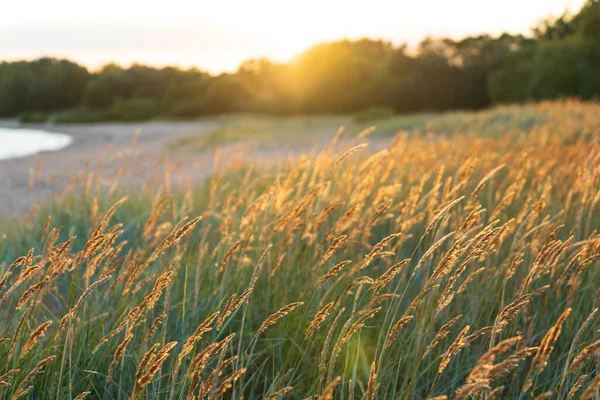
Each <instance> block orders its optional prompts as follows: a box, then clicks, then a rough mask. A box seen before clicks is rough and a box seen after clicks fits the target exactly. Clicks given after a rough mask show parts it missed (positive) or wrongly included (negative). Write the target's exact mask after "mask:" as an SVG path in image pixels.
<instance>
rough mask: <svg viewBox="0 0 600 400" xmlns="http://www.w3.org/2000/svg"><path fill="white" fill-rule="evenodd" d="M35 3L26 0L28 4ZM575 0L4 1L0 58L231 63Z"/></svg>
mask: <svg viewBox="0 0 600 400" xmlns="http://www.w3.org/2000/svg"><path fill="white" fill-rule="evenodd" d="M32 3H33V4H32ZM582 3H583V1H582V0H528V1H520V0H508V1H505V2H496V1H477V0H457V1H453V2H448V1H442V0H428V1H419V2H417V1H394V2H392V1H389V0H387V1H386V0H374V1H371V2H369V4H368V7H367V4H366V3H364V2H347V1H341V0H333V1H327V2H325V1H316V0H309V1H304V2H295V3H290V2H277V1H271V0H259V1H253V2H242V1H232V0H229V1H222V2H210V3H207V2H201V1H189V0H173V1H169V2H168V4H165V3H164V2H157V1H150V2H149V1H141V0H129V1H123V0H106V1H103V2H102V4H101V5H100V3H96V4H95V6H94V7H90V3H89V2H80V1H74V0H57V1H53V2H46V1H39V0H36V1H23V2H11V3H10V4H8V5H4V6H3V10H2V13H1V14H0V37H2V38H3V39H5V38H8V39H10V40H2V41H0V54H1V56H2V58H3V59H19V58H34V57H38V56H42V55H49V56H59V57H68V58H71V59H74V60H77V61H79V62H82V63H84V64H86V65H88V66H91V67H97V66H100V65H102V64H104V63H107V62H110V61H116V62H118V63H122V64H131V63H133V62H142V63H149V64H154V65H167V64H175V65H181V66H197V67H200V68H202V69H207V70H210V71H212V72H219V71H224V70H225V71H226V70H235V69H236V68H237V66H238V65H239V64H240V62H241V61H243V60H245V59H248V58H254V57H269V58H271V59H274V60H277V61H287V60H289V59H290V58H291V57H293V56H294V55H295V54H297V53H299V52H301V51H303V50H305V49H306V48H308V47H310V46H311V45H313V44H315V43H318V42H323V41H328V40H337V39H343V38H359V37H364V36H366V37H371V38H383V39H385V40H389V41H392V42H394V43H395V44H399V43H404V42H406V43H408V44H409V45H415V44H416V43H418V42H419V40H421V39H422V38H424V37H425V36H427V35H433V36H450V37H460V36H464V35H469V34H479V33H482V32H489V33H492V34H498V33H500V32H502V31H505V30H506V31H509V32H511V33H517V32H523V33H528V32H529V29H530V27H531V26H532V25H533V24H535V22H536V21H538V20H540V19H541V18H544V17H547V16H548V15H551V14H553V15H560V14H561V13H562V12H563V11H564V10H565V9H567V8H569V9H571V10H576V9H577V8H578V7H580V6H581V4H582Z"/></svg>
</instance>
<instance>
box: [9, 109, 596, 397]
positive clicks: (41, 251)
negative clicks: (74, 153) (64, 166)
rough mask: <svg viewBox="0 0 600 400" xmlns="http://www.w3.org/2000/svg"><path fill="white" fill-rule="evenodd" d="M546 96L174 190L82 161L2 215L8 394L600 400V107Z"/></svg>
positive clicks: (349, 140)
mask: <svg viewBox="0 0 600 400" xmlns="http://www.w3.org/2000/svg"><path fill="white" fill-rule="evenodd" d="M543 108H544V110H545V111H546V113H547V114H546V117H547V118H548V119H549V121H550V122H549V123H548V124H546V125H541V126H537V125H534V126H532V127H531V128H529V129H527V130H523V131H510V132H506V133H505V134H503V135H486V134H481V135H478V134H476V133H470V132H465V133H462V134H461V133H459V132H456V133H454V134H453V135H452V137H447V136H446V135H443V134H440V135H428V136H422V135H417V134H410V133H401V134H399V135H397V136H396V137H395V138H394V139H393V140H392V141H391V143H389V145H388V146H387V148H385V149H383V150H381V151H378V152H375V153H369V152H366V148H365V146H366V143H365V140H368V132H369V131H366V132H363V133H361V134H358V135H356V136H354V137H346V138H345V137H344V133H340V134H339V135H336V137H335V138H334V139H333V140H332V142H331V144H330V145H329V146H327V149H326V150H323V151H322V152H320V153H319V154H314V155H312V156H303V157H298V158H297V159H295V160H294V161H291V160H290V161H288V162H287V163H285V164H281V165H278V166H272V167H260V166H259V165H254V166H248V165H242V164H237V163H235V162H233V160H228V163H227V165H228V167H222V168H221V169H219V170H218V172H217V174H216V175H215V176H214V177H213V178H212V179H211V180H210V181H209V182H207V183H206V185H202V186H200V187H197V188H192V189H187V190H185V191H183V192H180V191H178V190H175V188H173V186H172V184H171V183H170V182H171V179H170V177H169V175H168V174H166V175H165V179H164V180H161V181H159V182H155V183H154V184H149V186H147V187H146V189H145V190H132V191H131V193H127V194H128V197H122V196H123V195H124V194H125V193H116V192H114V191H112V190H107V189H106V188H109V187H113V184H112V182H110V181H107V180H106V179H105V177H100V176H98V175H97V174H96V172H95V171H94V170H89V171H73V173H74V174H75V178H74V180H73V186H72V190H71V191H70V192H69V191H67V192H64V193H63V194H62V195H61V196H60V197H58V198H57V199H56V201H54V202H53V203H52V204H49V205H41V206H40V208H38V210H39V211H37V212H32V214H30V215H29V216H28V217H27V219H26V220H23V221H15V222H14V223H12V224H10V225H4V227H3V231H4V232H5V235H4V236H3V240H2V241H1V242H0V259H1V260H3V261H4V262H5V264H4V266H3V268H2V271H3V272H2V275H0V302H1V307H0V317H1V318H2V320H3V321H4V323H3V325H2V327H1V328H0V354H1V355H2V357H3V359H4V360H6V362H5V363H3V364H2V365H1V366H0V378H1V379H0V382H2V383H1V384H0V396H2V397H3V398H11V399H17V398H40V399H46V398H48V399H49V398H69V399H74V398H77V399H82V398H84V397H86V396H89V398H106V399H109V398H114V399H118V398H143V397H144V398H148V399H183V398H187V399H193V398H205V397H206V398H212V399H216V398H221V397H225V398H234V399H241V398H242V397H243V398H245V399H249V398H270V399H278V398H284V397H285V398H294V399H304V398H307V397H309V396H313V398H314V396H319V398H322V399H332V398H351V399H375V398H422V399H425V398H429V399H432V398H436V399H443V398H446V396H448V397H449V398H456V399H466V398H475V397H477V396H479V397H478V398H482V397H485V398H488V399H490V398H530V397H537V396H542V398H549V397H552V398H574V397H575V396H577V397H581V398H584V399H591V398H594V396H595V395H596V393H597V389H598V386H599V385H600V375H598V370H597V368H596V365H597V361H598V358H597V357H598V355H599V354H598V348H599V347H600V345H599V342H598V333H597V332H598V329H599V328H600V319H599V314H598V307H600V291H599V290H598V287H599V283H600V274H599V270H598V257H599V256H600V235H599V234H598V232H599V230H600V218H599V215H600V213H599V212H598V206H599V202H600V159H599V157H598V155H599V154H600V151H599V150H600V142H599V138H600V131H598V129H599V128H598V127H600V106H598V105H597V104H594V103H581V102H577V101H568V102H562V103H554V104H552V103H547V104H544V105H543ZM504 122H505V119H504V120H503V119H502V118H499V119H497V120H496V123H498V124H502V123H504ZM367 149H368V148H367ZM166 168H167V170H171V169H170V168H169V167H168V166H166ZM124 173H125V172H124ZM34 178H35V177H34ZM33 182H34V183H35V179H34V180H33ZM107 185H108V186H107Z"/></svg>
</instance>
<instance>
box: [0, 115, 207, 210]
mask: <svg viewBox="0 0 600 400" xmlns="http://www.w3.org/2000/svg"><path fill="white" fill-rule="evenodd" d="M19 126H20V125H18V124H17V123H16V122H13V121H2V122H0V127H3V128H18V127H19ZM26 127H27V128H30V129H41V130H45V131H49V132H57V133H65V134H68V135H70V136H72V138H73V143H72V144H71V145H70V146H68V147H67V148H65V149H63V150H59V151H53V152H43V153H39V154H35V155H32V156H27V157H22V158H16V159H6V160H0V215H2V216H10V215H12V214H14V213H24V212H28V211H29V210H30V209H31V207H32V205H33V204H35V203H37V202H38V201H43V200H45V199H49V198H51V196H52V195H53V194H56V193H58V192H60V191H61V190H62V189H63V188H64V187H65V186H66V185H67V184H68V183H69V182H70V181H71V178H72V177H73V175H74V174H75V173H76V172H77V171H81V170H83V169H85V168H86V165H88V167H89V168H94V170H95V171H97V173H98V174H100V175H101V176H103V177H107V178H108V177H111V176H114V174H115V173H116V171H118V170H119V168H120V167H122V166H124V165H127V166H128V168H130V169H131V167H132V166H133V167H134V169H133V170H131V172H130V173H129V174H128V175H127V176H124V177H121V178H120V182H121V183H122V184H125V185H136V184H143V183H144V182H146V181H147V180H148V179H149V178H150V177H151V176H153V174H156V173H157V172H160V171H161V164H160V160H161V158H163V156H165V144H166V142H168V141H169V140H172V139H174V138H178V137H182V136H190V135H202V134H206V133H209V132H211V131H212V130H214V129H215V124H214V123H213V122H210V121H192V122H144V123H102V124H54V125H46V124H44V125H38V124H27V125H26ZM137 131H139V134H137V135H136V132H137ZM134 137H135V139H134ZM132 140H134V141H135V144H134V145H132ZM169 158H170V159H171V158H172V159H177V160H178V161H180V162H179V164H180V165H181V166H182V168H184V169H188V170H189V171H186V172H189V173H190V175H191V176H195V177H198V178H200V177H203V176H206V174H208V173H210V171H211V168H212V157H211V156H210V154H197V153H196V154H186V153H178V154H170V155H169ZM132 159H135V162H134V163H133V164H132ZM31 171H33V174H34V178H35V179H34V184H33V188H32V187H30V175H31V174H32V172H31ZM38 171H39V173H38Z"/></svg>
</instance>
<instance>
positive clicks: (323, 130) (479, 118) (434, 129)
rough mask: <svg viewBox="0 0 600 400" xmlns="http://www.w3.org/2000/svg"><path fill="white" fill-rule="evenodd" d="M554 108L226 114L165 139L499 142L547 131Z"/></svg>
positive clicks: (212, 143) (216, 142)
mask: <svg viewBox="0 0 600 400" xmlns="http://www.w3.org/2000/svg"><path fill="white" fill-rule="evenodd" d="M555 108H556V105H555V103H552V102H545V103H538V104H527V105H524V106H515V105H511V106H498V107H494V108H491V109H488V110H482V111H476V112H475V111H468V112H464V111H463V112H456V111H455V112H447V113H419V114H411V115H394V116H389V113H388V111H386V109H382V110H379V109H374V110H368V111H366V112H361V113H357V114H356V115H354V116H353V117H349V116H345V115H333V116H295V117H278V116H260V115H245V114H243V115H227V116H221V117H218V118H211V119H209V121H210V122H211V123H215V124H216V127H217V128H216V129H215V130H214V131H212V132H210V133H208V134H206V133H201V134H198V135H192V136H188V137H181V138H177V139H173V140H171V141H170V142H169V143H168V145H167V150H184V151H187V152H194V151H205V150H208V149H211V148H215V147H219V146H226V145H234V144H235V145H244V146H249V147H258V148H263V149H269V148H270V149H282V148H285V149H286V150H287V149H292V150H293V149H297V148H298V147H303V148H307V147H308V148H310V147H311V146H315V145H323V143H324V142H326V141H327V140H331V139H332V138H333V136H334V135H335V133H336V132H337V131H338V129H339V127H340V126H343V127H344V128H343V129H344V134H345V135H347V136H356V135H358V134H359V133H361V132H364V131H367V130H370V129H372V128H373V126H376V127H377V129H376V130H374V131H373V132H371V133H370V135H371V137H373V138H374V139H375V140H377V141H380V140H382V139H383V140H385V139H386V138H390V137H393V136H394V135H396V134H397V133H398V132H400V131H406V132H409V133H411V134H414V135H428V134H432V133H433V134H435V135H436V136H437V135H444V136H446V137H452V136H454V135H464V134H465V133H467V134H472V135H477V136H495V137H499V136H502V135H506V134H508V133H511V134H526V133H528V132H529V131H530V130H531V129H532V128H533V127H536V128H538V129H540V128H541V129H549V128H551V126H550V125H551V124H552V123H555V121H554V120H553V119H552V120H551V119H550V118H549V114H551V113H552V111H553V110H554V109H555Z"/></svg>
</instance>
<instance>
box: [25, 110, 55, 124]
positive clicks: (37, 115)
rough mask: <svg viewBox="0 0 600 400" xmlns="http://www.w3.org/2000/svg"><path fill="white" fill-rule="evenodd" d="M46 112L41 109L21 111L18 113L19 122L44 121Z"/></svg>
mask: <svg viewBox="0 0 600 400" xmlns="http://www.w3.org/2000/svg"><path fill="white" fill-rule="evenodd" d="M47 120H48V114H46V113H45V112H43V111H23V112H22V113H20V114H19V121H21V122H46V121H47Z"/></svg>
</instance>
